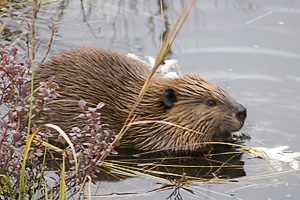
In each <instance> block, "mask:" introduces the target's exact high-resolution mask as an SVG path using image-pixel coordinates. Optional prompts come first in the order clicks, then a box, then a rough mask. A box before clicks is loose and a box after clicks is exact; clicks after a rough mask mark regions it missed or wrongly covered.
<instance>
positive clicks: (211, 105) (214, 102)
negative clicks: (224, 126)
mask: <svg viewBox="0 0 300 200" xmlns="http://www.w3.org/2000/svg"><path fill="white" fill-rule="evenodd" d="M216 104H217V103H216V101H215V100H212V99H210V100H208V101H207V102H206V105H208V106H209V107H213V106H215V105H216Z"/></svg>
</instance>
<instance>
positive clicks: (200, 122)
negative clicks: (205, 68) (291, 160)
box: [131, 75, 247, 151]
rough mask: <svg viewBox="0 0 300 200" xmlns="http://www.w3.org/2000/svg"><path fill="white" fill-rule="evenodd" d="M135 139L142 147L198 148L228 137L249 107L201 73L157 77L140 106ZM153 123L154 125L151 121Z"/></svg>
mask: <svg viewBox="0 0 300 200" xmlns="http://www.w3.org/2000/svg"><path fill="white" fill-rule="evenodd" d="M138 115H139V116H140V118H139V120H141V121H145V120H146V121H148V123H147V125H146V124H143V123H140V124H139V123H138V125H134V126H133V127H132V128H133V129H135V132H136V135H134V136H133V137H132V138H131V140H133V141H135V142H134V143H135V146H136V147H137V148H139V149H145V150H157V149H172V150H175V151H196V150H203V149H204V148H206V147H207V146H208V145H207V142H211V141H227V140H228V138H229V137H230V135H231V133H232V132H234V131H238V130H239V129H240V128H241V127H242V126H243V124H244V121H245V118H246V116H247V113H246V108H244V107H243V106H242V105H241V104H239V103H238V102H237V101H236V100H234V99H233V98H232V97H231V96H229V94H228V93H227V92H226V91H225V90H223V89H221V88H219V87H217V86H215V85H213V84H211V83H210V82H208V81H206V80H204V79H202V78H201V77H200V76H198V75H185V76H183V77H181V78H178V79H166V78H156V79H155V80H153V82H152V84H151V86H150V87H149V89H148V91H147V93H146V95H145V97H144V98H143V100H142V101H141V103H140V106H139V109H138ZM149 124H150V125H149Z"/></svg>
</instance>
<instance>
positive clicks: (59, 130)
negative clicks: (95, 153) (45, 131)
mask: <svg viewBox="0 0 300 200" xmlns="http://www.w3.org/2000/svg"><path fill="white" fill-rule="evenodd" d="M45 126H46V127H49V128H53V129H55V130H56V131H57V132H58V133H59V134H60V135H61V136H62V137H63V138H64V139H65V141H66V142H67V143H68V144H69V146H70V147H71V150H72V154H73V157H74V162H75V173H76V174H77V172H78V163H77V157H76V152H75V149H74V145H73V143H72V142H71V140H70V138H69V137H68V135H67V134H66V133H65V132H64V131H63V130H62V129H61V128H60V127H59V126H57V125H54V124H45Z"/></svg>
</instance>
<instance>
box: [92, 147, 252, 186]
mask: <svg viewBox="0 0 300 200" xmlns="http://www.w3.org/2000/svg"><path fill="white" fill-rule="evenodd" d="M123 151H124V150H123ZM122 153H125V152H121V154H120V155H115V156H110V157H109V158H108V159H107V160H106V161H107V163H110V165H109V167H108V168H111V169H112V170H108V171H107V172H109V173H100V174H99V176H98V179H99V181H100V180H102V181H103V180H106V181H116V180H120V179H124V174H121V176H120V174H119V172H120V170H121V169H123V171H124V172H126V171H127V170H132V171H131V172H132V173H135V172H136V173H137V174H145V175H146V174H148V175H151V176H154V177H160V178H163V179H166V180H174V179H179V178H180V177H182V175H183V174H186V176H187V179H188V180H189V181H192V180H198V181H199V180H200V181H204V182H206V181H212V179H215V180H216V179H233V178H238V177H242V176H245V175H246V173H245V171H244V169H243V166H244V162H243V161H241V157H242V152H241V151H237V150H234V151H229V152H226V153H215V154H209V155H206V156H199V155H198V156H196V155H195V156H179V157H178V156H174V155H173V156H172V155H166V154H158V153H152V154H136V155H135V156H130V155H128V154H122ZM116 169H118V172H117V173H116V171H115V170H116ZM121 171H122V170H121ZM128 177H130V176H125V178H128Z"/></svg>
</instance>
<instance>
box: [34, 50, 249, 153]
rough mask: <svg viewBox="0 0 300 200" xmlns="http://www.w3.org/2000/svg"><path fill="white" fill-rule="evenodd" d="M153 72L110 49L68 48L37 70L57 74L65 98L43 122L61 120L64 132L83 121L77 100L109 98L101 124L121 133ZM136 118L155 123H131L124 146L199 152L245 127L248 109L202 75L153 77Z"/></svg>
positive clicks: (40, 77)
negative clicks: (149, 75) (149, 73)
mask: <svg viewBox="0 0 300 200" xmlns="http://www.w3.org/2000/svg"><path fill="white" fill-rule="evenodd" d="M148 71H149V70H148V69H147V68H146V67H145V66H144V65H143V64H141V63H140V62H139V61H136V60H133V59H131V58H128V57H126V56H123V55H120V54H118V53H116V52H112V51H108V50H103V49H98V48H93V47H77V48H74V49H71V50H68V51H63V52H62V53H61V54H59V55H57V56H53V57H52V59H51V60H49V61H48V62H45V63H43V64H41V66H40V67H39V68H37V70H36V73H35V74H36V76H35V79H36V81H45V80H47V79H48V77H50V76H55V82H56V83H58V85H59V87H60V89H59V90H58V92H59V94H60V97H59V98H58V100H55V101H54V102H52V103H51V108H52V109H51V111H50V112H45V113H43V114H42V116H41V118H39V119H40V121H38V122H39V123H54V124H58V125H59V126H60V127H62V128H63V129H64V130H65V131H69V130H70V128H71V127H74V126H80V125H83V124H84V122H83V119H80V118H79V117H78V115H79V112H80V110H79V108H78V100H80V99H84V100H85V101H87V102H88V103H90V105H92V106H95V105H97V104H98V103H99V102H104V103H105V104H106V106H105V107H104V109H102V122H104V123H108V124H109V125H110V128H111V129H112V130H114V131H116V132H117V131H119V130H120V128H121V127H122V125H123V123H124V121H125V119H126V118H127V116H128V113H129V110H130V109H131V108H132V106H133V104H134V102H135V101H136V99H137V96H138V94H139V91H140V89H141V88H142V85H143V84H144V81H145V77H146V74H147V73H148ZM136 116H137V119H138V120H144V121H145V120H151V121H152V123H141V124H137V125H133V126H131V127H130V128H129V129H128V131H127V132H126V134H125V135H124V137H123V139H122V140H123V141H122V143H121V144H126V145H130V146H131V147H132V148H135V149H140V150H147V151H148V150H161V149H173V150H176V151H195V150H203V149H204V148H205V147H206V145H203V142H208V141H225V140H227V139H228V138H230V133H231V132H234V131H237V130H239V129H240V128H241V127H242V126H243V124H244V120H245V118H246V109H245V108H244V107H243V106H242V105H240V104H239V103H237V102H236V101H235V100H234V99H233V98H232V97H230V96H229V95H228V93H227V92H226V91H224V90H223V89H221V88H219V87H216V86H214V85H212V84H211V83H209V82H208V81H206V80H204V79H202V78H200V77H199V76H198V75H195V74H188V75H184V76H182V77H181V78H174V79H168V78H163V77H159V76H158V77H154V78H152V80H151V84H150V87H149V89H148V91H147V93H146V94H145V96H144V98H143V99H142V101H141V102H140V104H139V106H138V108H137V110H136ZM153 120H155V121H157V122H153ZM158 121H164V122H171V123H173V124H176V125H178V126H174V125H170V124H167V123H159V122H158ZM182 127H184V129H183V128H182Z"/></svg>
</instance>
